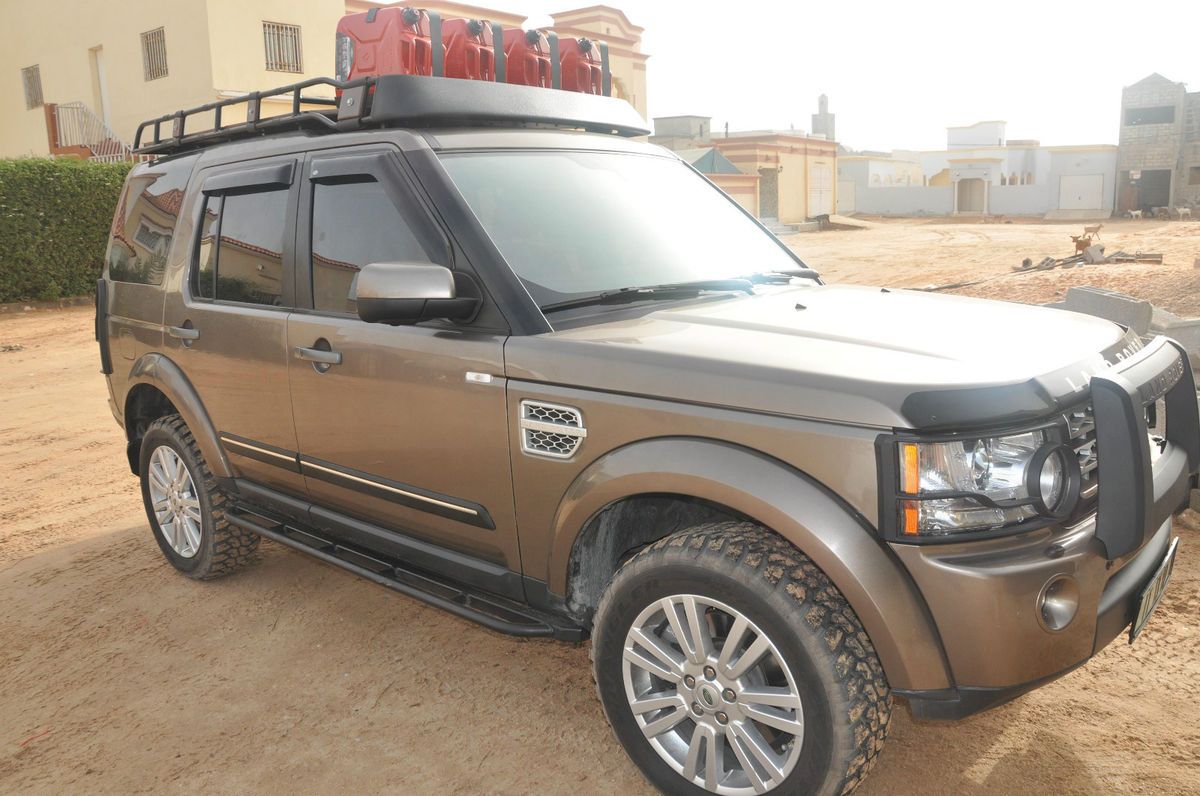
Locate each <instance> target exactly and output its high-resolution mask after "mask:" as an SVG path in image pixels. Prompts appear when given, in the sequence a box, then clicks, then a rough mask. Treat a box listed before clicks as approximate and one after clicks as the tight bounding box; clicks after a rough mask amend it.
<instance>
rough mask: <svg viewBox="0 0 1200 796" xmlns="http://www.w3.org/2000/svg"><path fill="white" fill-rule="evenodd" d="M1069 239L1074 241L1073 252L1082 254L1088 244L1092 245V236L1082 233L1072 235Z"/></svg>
mask: <svg viewBox="0 0 1200 796" xmlns="http://www.w3.org/2000/svg"><path fill="white" fill-rule="evenodd" d="M1071 240H1073V241H1075V253H1076V254H1083V253H1084V252H1085V251H1086V250H1087V248H1088V247H1089V246H1091V245H1092V236H1091V235H1088V234H1087V233H1084V234H1083V235H1072V236H1071Z"/></svg>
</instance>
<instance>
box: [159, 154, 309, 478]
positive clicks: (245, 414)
mask: <svg viewBox="0 0 1200 796" xmlns="http://www.w3.org/2000/svg"><path fill="white" fill-rule="evenodd" d="M298 163H299V159H298V158H295V157H291V156H288V157H283V158H274V159H270V160H265V161H256V163H255V165H254V166H243V165H235V166H228V167H222V168H217V169H212V170H209V171H206V172H201V174H200V176H199V179H201V180H203V182H202V183H201V186H202V190H203V193H201V194H197V198H196V200H195V202H196V204H195V206H192V207H189V208H188V210H187V212H188V213H189V216H188V217H189V218H193V219H195V220H196V223H198V224H199V225H200V231H199V234H198V235H194V236H193V238H192V240H193V241H194V247H193V249H192V251H191V252H190V253H189V257H188V262H187V267H186V269H185V271H184V276H183V280H182V284H181V285H180V286H179V289H178V290H168V291H167V304H166V313H165V318H164V320H165V325H166V326H167V328H168V337H167V341H168V343H167V345H168V349H169V351H170V357H171V359H172V360H174V361H175V362H176V363H177V364H178V365H179V366H180V367H181V368H182V369H183V371H184V373H185V374H186V375H187V377H188V380H189V381H191V383H192V384H193V385H194V386H195V387H196V391H197V393H198V394H199V395H200V397H201V399H202V400H203V401H204V408H205V409H206V410H207V412H208V415H209V418H210V419H211V420H212V423H213V425H214V426H215V427H216V429H217V432H218V434H220V437H221V443H222V445H223V446H224V448H225V451H226V452H227V453H228V454H230V463H231V464H232V465H233V466H234V467H235V468H236V470H237V472H238V475H240V476H241V477H244V478H246V479H248V480H250V481H254V482H257V483H260V484H264V485H266V486H269V487H273V488H275V489H278V490H282V491H284V492H288V493H291V494H293V495H296V496H303V495H304V494H305V489H304V481H303V478H302V477H301V476H300V473H299V467H298V465H297V464H296V459H295V457H296V430H295V426H294V425H293V423H292V406H291V401H290V398H289V389H288V348H287V323H288V315H289V312H290V308H291V306H292V304H293V297H294V295H295V291H294V285H293V278H292V277H293V272H294V269H293V259H294V258H293V251H292V249H293V246H292V242H293V241H294V240H295V223H294V218H295V213H296V202H297V199H298V197H299V189H298V186H296V185H294V184H293V182H295V181H294V180H293V176H294V174H295V173H296V172H297V170H298ZM164 201H166V197H165V195H164Z"/></svg>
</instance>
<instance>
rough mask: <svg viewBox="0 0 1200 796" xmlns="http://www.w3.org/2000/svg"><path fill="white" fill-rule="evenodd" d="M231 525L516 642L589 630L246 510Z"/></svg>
mask: <svg viewBox="0 0 1200 796" xmlns="http://www.w3.org/2000/svg"><path fill="white" fill-rule="evenodd" d="M225 519H226V520H228V521H229V524H230V525H235V526H237V527H238V528H242V529H244V530H247V531H251V532H253V533H256V534H258V535H259V536H265V537H266V538H268V539H271V540H273V541H276V542H279V543H280V544H281V545H285V546H287V547H290V548H292V549H294V550H299V551H300V552H302V553H307V554H308V555H310V556H312V557H313V558H316V559H319V560H321V561H324V562H325V563H327V564H333V565H334V566H336V567H340V568H342V569H344V570H347V571H348V572H353V573H354V574H355V575H358V576H360V577H363V578H366V579H367V580H370V581H373V582H375V583H378V584H379V585H380V586H386V587H388V588H389V589H392V590H394V591H398V592H400V593H401V594H406V595H408V596H409V597H412V598H414V599H417V600H420V601H421V602H424V603H428V604H429V605H433V606H436V607H437V608H441V609H442V610H444V611H449V612H450V613H452V614H454V615H455V616H461V617H462V618H463V619H470V620H471V621H472V622H478V623H479V624H481V625H483V626H484V627H486V628H490V629H492V630H495V631H497V632H500V633H507V634H508V635H510V636H522V637H526V638H530V637H549V638H555V639H558V640H560V641H582V640H583V639H584V638H585V636H586V633H585V631H584V629H583V628H581V627H579V626H577V625H573V624H571V623H570V621H569V620H566V619H561V618H558V617H553V616H550V615H547V614H543V613H541V612H539V611H536V610H534V609H533V608H530V607H529V606H527V605H522V604H520V603H517V602H513V601H511V600H506V599H504V598H503V597H496V596H493V595H489V594H483V593H481V592H477V591H473V590H471V589H469V588H468V587H466V586H462V585H460V584H457V583H454V582H453V581H450V580H446V579H444V578H439V577H436V576H433V575H430V574H427V573H424V572H419V571H417V570H415V569H409V568H407V567H405V566H403V565H401V564H398V563H394V562H389V561H383V560H381V559H379V558H375V557H374V556H371V555H367V554H365V553H363V552H360V551H358V550H355V549H353V548H351V547H348V546H346V545H343V544H338V543H337V542H331V541H329V540H328V539H324V538H322V537H320V536H317V535H316V534H313V533H311V532H310V531H307V530H303V529H301V528H298V527H295V526H294V525H293V524H292V523H290V522H289V523H284V522H280V521H279V520H275V519H272V518H270V517H267V516H264V515H263V514H260V513H259V512H258V511H256V510H254V509H251V508H248V507H246V506H240V505H239V506H237V507H236V508H234V509H232V510H230V511H226V513H225Z"/></svg>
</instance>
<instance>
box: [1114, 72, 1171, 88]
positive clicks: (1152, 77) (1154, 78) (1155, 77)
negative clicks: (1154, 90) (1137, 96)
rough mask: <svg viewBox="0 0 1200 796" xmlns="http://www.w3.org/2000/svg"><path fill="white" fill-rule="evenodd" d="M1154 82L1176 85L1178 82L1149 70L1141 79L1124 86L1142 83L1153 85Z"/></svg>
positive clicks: (1130, 86) (1131, 86)
mask: <svg viewBox="0 0 1200 796" xmlns="http://www.w3.org/2000/svg"><path fill="white" fill-rule="evenodd" d="M1155 84H1158V85H1168V86H1178V85H1179V83H1177V82H1176V81H1174V80H1171V79H1170V78H1168V77H1163V76H1162V75H1160V74H1159V73H1158V72H1151V73H1150V74H1148V75H1146V76H1145V77H1143V78H1142V79H1141V80H1139V81H1138V82H1136V83H1132V84H1130V85H1128V86H1126V88H1133V87H1134V86H1142V85H1155Z"/></svg>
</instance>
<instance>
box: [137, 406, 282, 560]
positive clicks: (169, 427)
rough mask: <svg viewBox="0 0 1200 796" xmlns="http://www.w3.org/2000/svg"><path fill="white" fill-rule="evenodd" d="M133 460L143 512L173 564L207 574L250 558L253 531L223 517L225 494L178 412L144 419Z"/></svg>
mask: <svg viewBox="0 0 1200 796" xmlns="http://www.w3.org/2000/svg"><path fill="white" fill-rule="evenodd" d="M139 464H140V470H141V479H142V501H143V502H144V503H145V505H146V517H147V519H149V520H150V527H151V528H152V529H153V531H154V538H155V540H156V541H157V542H158V546H159V548H160V549H161V550H162V552H163V555H164V556H166V558H167V560H168V561H170V562H171V565H172V566H173V567H175V568H176V569H177V570H179V571H180V572H182V573H184V574H185V575H187V576H189V577H192V578H196V579H198V580H207V579H209V578H216V577H220V576H221V575H226V574H228V573H230V572H233V571H234V570H236V569H239V568H241V567H243V566H245V565H246V564H248V563H250V562H251V561H253V560H254V556H255V551H256V550H257V549H258V536H257V535H256V534H253V533H250V532H249V531H244V530H242V529H241V528H237V527H235V526H233V525H230V524H229V523H228V522H227V521H226V520H225V505H226V501H227V498H226V496H225V494H224V493H223V492H222V491H221V488H220V487H219V486H218V485H217V480H216V478H214V477H213V474H212V471H211V470H209V469H208V463H207V462H205V461H204V455H203V454H201V453H200V446H198V445H197V444H196V439H195V437H193V436H192V432H191V430H190V429H189V428H188V427H187V424H186V423H184V422H183V418H181V417H180V416H179V415H168V416H167V417H162V418H159V419H158V420H155V421H154V422H153V423H151V424H150V427H149V428H148V429H146V434H145V436H144V437H143V438H142V447H141V455H140V458H139Z"/></svg>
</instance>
